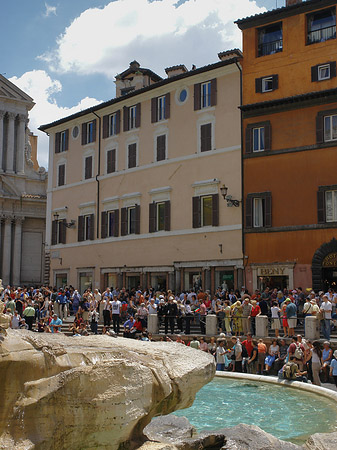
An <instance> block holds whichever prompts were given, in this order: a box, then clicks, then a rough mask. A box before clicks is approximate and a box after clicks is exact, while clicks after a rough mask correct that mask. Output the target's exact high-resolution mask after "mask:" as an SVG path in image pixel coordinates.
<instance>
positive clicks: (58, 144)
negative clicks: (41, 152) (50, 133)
mask: <svg viewBox="0 0 337 450" xmlns="http://www.w3.org/2000/svg"><path fill="white" fill-rule="evenodd" d="M60 147H61V133H56V134H55V153H60Z"/></svg>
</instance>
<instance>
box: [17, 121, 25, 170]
mask: <svg viewBox="0 0 337 450" xmlns="http://www.w3.org/2000/svg"><path fill="white" fill-rule="evenodd" d="M18 118H19V124H18V135H17V136H18V138H17V148H16V151H17V154H16V171H17V173H19V174H24V167H25V165H24V162H25V160H24V158H25V137H26V136H25V134H26V120H27V117H26V116H25V115H24V114H19V116H18Z"/></svg>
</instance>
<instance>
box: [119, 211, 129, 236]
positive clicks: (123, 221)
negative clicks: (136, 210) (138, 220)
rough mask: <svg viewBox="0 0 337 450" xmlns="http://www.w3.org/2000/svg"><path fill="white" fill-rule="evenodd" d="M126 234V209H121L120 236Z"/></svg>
mask: <svg viewBox="0 0 337 450" xmlns="http://www.w3.org/2000/svg"><path fill="white" fill-rule="evenodd" d="M127 234H128V209H127V208H122V209H121V236H126V235H127Z"/></svg>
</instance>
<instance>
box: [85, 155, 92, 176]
mask: <svg viewBox="0 0 337 450" xmlns="http://www.w3.org/2000/svg"><path fill="white" fill-rule="evenodd" d="M90 178H92V156H87V157H86V158H85V160H84V179H85V180H88V179H90Z"/></svg>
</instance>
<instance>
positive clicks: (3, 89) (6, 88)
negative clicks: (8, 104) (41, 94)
mask: <svg viewBox="0 0 337 450" xmlns="http://www.w3.org/2000/svg"><path fill="white" fill-rule="evenodd" d="M0 98H5V99H10V100H16V101H19V102H24V103H28V106H29V108H28V109H31V108H32V107H33V106H34V105H35V103H34V101H33V99H32V97H30V96H29V95H28V94H26V93H25V92H23V91H22V90H21V89H20V88H18V87H17V86H16V85H15V84H14V83H12V82H11V81H9V80H8V79H7V78H6V77H4V76H3V75H1V74H0Z"/></svg>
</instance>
